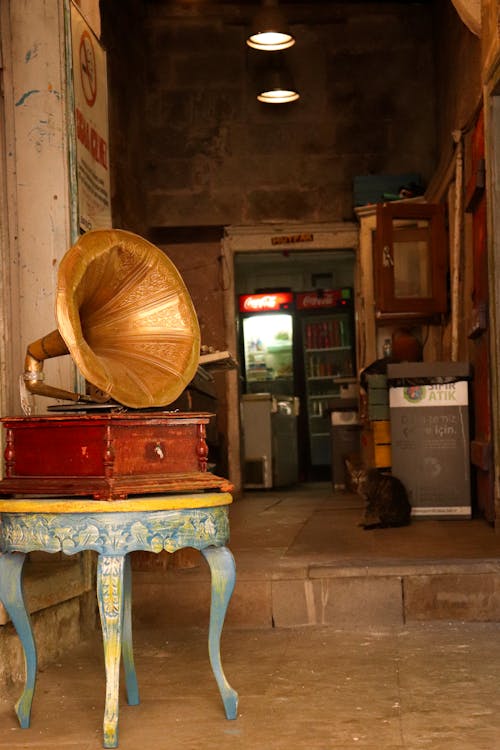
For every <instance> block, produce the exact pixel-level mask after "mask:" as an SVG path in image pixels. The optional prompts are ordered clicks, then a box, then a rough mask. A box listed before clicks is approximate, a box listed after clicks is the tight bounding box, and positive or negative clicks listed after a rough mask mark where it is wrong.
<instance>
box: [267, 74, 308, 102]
mask: <svg viewBox="0 0 500 750" xmlns="http://www.w3.org/2000/svg"><path fill="white" fill-rule="evenodd" d="M263 81H264V85H262V86H261V87H260V93H259V94H257V99H258V100H259V102H264V104H287V103H288V102H296V101H297V99H299V97H300V94H299V93H298V91H297V90H296V89H295V86H294V85H293V82H292V79H291V76H290V74H289V73H288V71H287V70H286V68H283V67H279V68H277V67H274V68H272V69H270V70H267V71H266V74H265V76H263Z"/></svg>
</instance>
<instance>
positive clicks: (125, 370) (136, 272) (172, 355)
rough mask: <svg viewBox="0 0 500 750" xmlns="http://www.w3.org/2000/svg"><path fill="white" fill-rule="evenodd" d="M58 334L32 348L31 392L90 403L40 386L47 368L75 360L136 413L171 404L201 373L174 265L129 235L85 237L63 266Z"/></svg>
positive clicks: (185, 295) (187, 303)
mask: <svg viewBox="0 0 500 750" xmlns="http://www.w3.org/2000/svg"><path fill="white" fill-rule="evenodd" d="M56 318H57V330H55V331H52V333H50V334H48V335H47V336H44V337H43V338H41V339H38V341H35V342H33V343H32V344H30V345H29V346H28V349H27V353H26V361H25V372H24V381H25V384H26V388H27V389H28V390H29V391H30V392H31V393H35V394H38V395H42V396H50V397H52V398H60V399H71V400H72V401H89V400H94V399H90V398H89V397H88V396H86V395H84V394H79V393H72V392H70V391H65V390H60V389H59V388H54V387H52V386H50V385H45V384H44V383H43V362H44V360H45V359H48V358H50V357H57V356H60V355H62V354H68V353H69V354H71V356H72V357H73V359H74V361H75V363H76V365H77V367H78V368H79V370H80V372H81V373H82V375H83V376H84V377H85V378H86V380H87V381H88V382H89V383H90V384H92V385H93V386H94V387H95V388H97V389H98V390H100V391H102V392H103V393H104V394H106V395H107V396H109V397H110V398H112V399H114V400H115V401H117V402H119V403H121V404H124V405H125V406H130V407H132V408H137V409H140V408H145V407H151V406H166V405H167V404H170V403H172V401H175V399H176V398H177V397H178V396H179V395H180V394H181V393H182V391H183V390H184V388H185V387H186V386H187V385H188V383H189V382H190V380H191V379H192V377H193V376H194V374H195V372H196V368H197V365H198V360H199V353H200V330H199V326H198V319H197V317H196V312H195V310H194V307H193V303H192V301H191V297H190V296H189V292H188V291H187V289H186V287H185V285H184V282H183V280H182V278H181V276H180V274H179V272H178V271H177V269H176V267H175V266H174V264H173V263H172V262H171V261H170V260H169V259H168V257H167V256H166V255H165V254H164V253H163V252H161V250H159V249H158V248H157V247H155V246H154V245H152V244H151V243H149V242H147V241H146V240H144V239H142V238H141V237H139V236H138V235H135V234H132V233H131V232H125V231H122V230H118V229H111V230H99V229H98V230H94V231H91V232H87V234H84V235H82V237H80V239H79V240H78V242H77V243H76V244H75V245H73V247H72V248H70V250H68V252H67V253H66V255H65V256H64V258H63V259H62V261H61V263H60V265H59V275H58V284H57V299H56Z"/></svg>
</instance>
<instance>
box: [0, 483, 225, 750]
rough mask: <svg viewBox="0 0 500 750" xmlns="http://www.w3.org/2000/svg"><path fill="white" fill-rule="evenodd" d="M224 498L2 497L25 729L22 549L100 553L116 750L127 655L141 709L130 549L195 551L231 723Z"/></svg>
mask: <svg viewBox="0 0 500 750" xmlns="http://www.w3.org/2000/svg"><path fill="white" fill-rule="evenodd" d="M231 501H232V498H231V495H229V494H228V493H225V492H214V493H205V494H185V495H163V496H157V495H148V496H147V497H141V498H135V499H133V498H130V499H128V500H118V501H114V502H106V501H96V500H75V499H55V498H54V499H31V498H21V499H20V498H16V499H0V514H1V518H0V550H1V554H0V600H1V601H2V602H3V604H4V606H5V608H6V610H7V612H8V613H9V615H10V617H11V619H12V622H13V623H14V626H15V628H16V630H17V633H18V635H19V637H20V639H21V643H22V646H23V650H24V655H25V661H26V680H25V686H24V690H23V692H22V694H21V697H20V698H19V700H18V702H17V704H16V713H17V716H18V718H19V722H20V725H21V727H24V728H27V727H29V723H30V712H31V704H32V700H33V693H34V689H35V680H36V669H37V657H36V648H35V642H34V639H33V633H32V629H31V624H30V618H29V614H28V613H27V611H26V606H25V603H24V598H23V590H22V567H23V563H24V559H25V556H26V553H27V552H31V551H33V550H43V551H45V552H60V551H62V552H64V553H66V554H69V555H71V554H74V553H76V552H81V551H83V550H95V551H96V552H97V553H98V564H97V597H98V602H99V611H100V615H101V624H102V633H103V643H104V663H105V670H106V697H105V709H104V727H103V728H104V742H103V744H104V747H116V746H117V744H118V685H119V672H120V658H121V656H123V665H124V673H125V683H126V689H127V699H128V703H129V704H130V705H136V704H138V703H139V691H138V687H137V679H136V674H135V667H134V658H133V650H132V625H131V620H132V609H131V570H130V558H129V554H128V553H129V552H133V551H136V550H147V551H150V552H160V551H161V550H164V549H165V550H167V551H168V552H174V551H175V550H178V549H182V548H183V547H194V548H196V549H199V550H200V551H201V553H202V554H203V556H204V557H205V559H206V560H207V562H208V565H209V567H210V572H211V581H212V583H211V586H212V596H211V608H210V624H209V632H208V650H209V657H210V663H211V666H212V670H213V673H214V676H215V679H216V682H217V685H218V687H219V691H220V694H221V697H222V702H223V705H224V710H225V713H226V717H227V718H228V719H235V718H236V713H237V704H238V695H237V693H236V692H235V690H233V688H232V687H231V686H230V685H229V683H228V682H227V679H226V677H225V675H224V671H223V669H222V664H221V658H220V638H221V633H222V626H223V623H224V618H225V615H226V610H227V606H228V604H229V600H230V598H231V595H232V592H233V588H234V583H235V565H234V559H233V556H232V554H231V552H230V550H229V549H228V548H227V547H226V546H225V544H226V542H227V540H228V538H229V521H228V505H229V504H230V503H231Z"/></svg>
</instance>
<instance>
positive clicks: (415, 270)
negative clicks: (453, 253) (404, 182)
mask: <svg viewBox="0 0 500 750" xmlns="http://www.w3.org/2000/svg"><path fill="white" fill-rule="evenodd" d="M356 215H357V217H358V220H359V222H360V231H359V250H358V255H357V264H356V342H357V362H358V369H359V370H362V369H363V368H364V367H366V366H367V365H369V364H371V363H372V362H373V361H374V360H375V359H377V358H378V357H379V356H382V354H381V343H382V342H383V340H384V338H386V337H388V336H390V334H391V330H393V329H394V328H397V327H399V326H401V325H412V324H416V325H418V324H420V323H424V324H426V323H430V322H434V321H435V320H437V319H438V317H439V316H440V315H441V314H444V313H446V312H447V308H448V283H447V271H448V255H449V253H448V238H447V231H446V223H445V208H444V205H441V204H434V203H425V202H424V201H423V200H422V199H418V200H417V199H414V200H413V201H394V202H391V203H381V204H377V205H369V206H362V207H360V208H357V209H356Z"/></svg>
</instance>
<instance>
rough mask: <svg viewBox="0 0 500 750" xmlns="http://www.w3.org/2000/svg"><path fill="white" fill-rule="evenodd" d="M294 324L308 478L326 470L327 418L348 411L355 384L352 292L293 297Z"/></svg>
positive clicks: (328, 455) (328, 461)
mask: <svg viewBox="0 0 500 750" xmlns="http://www.w3.org/2000/svg"><path fill="white" fill-rule="evenodd" d="M296 309H297V317H298V320H299V321H300V333H301V337H300V339H301V343H302V360H303V373H304V387H305V393H304V397H303V405H304V411H305V419H306V420H307V428H306V429H307V435H308V443H309V456H308V465H309V469H310V472H309V473H312V474H314V471H315V469H320V468H321V467H329V466H330V465H331V445H330V440H331V436H330V414H331V412H332V411H333V410H338V409H342V408H349V407H350V408H352V403H351V400H349V399H344V398H343V393H344V391H345V388H346V386H348V385H349V384H350V383H353V382H355V346H354V318H353V300H352V290H351V289H350V288H345V289H333V290H325V291H321V292H319V291H314V292H306V293H301V294H297V295H296Z"/></svg>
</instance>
